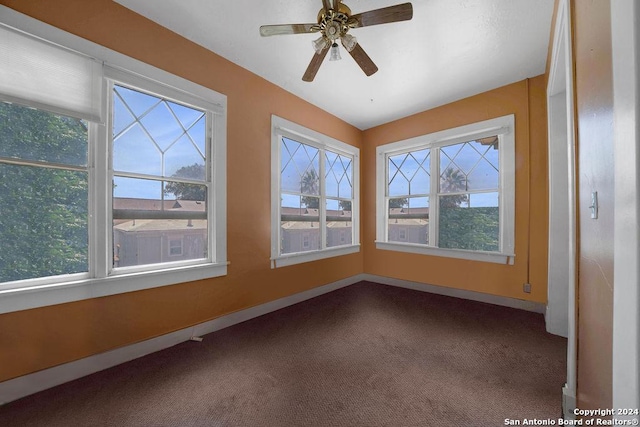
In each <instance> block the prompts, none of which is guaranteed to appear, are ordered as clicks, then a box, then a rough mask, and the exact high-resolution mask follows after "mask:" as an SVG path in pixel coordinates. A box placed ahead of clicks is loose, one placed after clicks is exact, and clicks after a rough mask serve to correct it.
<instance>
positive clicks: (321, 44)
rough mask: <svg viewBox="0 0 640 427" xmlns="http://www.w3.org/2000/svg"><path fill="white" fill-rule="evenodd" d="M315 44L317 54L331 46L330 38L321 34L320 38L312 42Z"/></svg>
mask: <svg viewBox="0 0 640 427" xmlns="http://www.w3.org/2000/svg"><path fill="white" fill-rule="evenodd" d="M311 44H312V45H313V49H314V50H315V51H316V53H317V54H320V52H322V51H323V50H325V49H326V48H327V47H329V40H327V39H326V38H325V37H324V36H320V38H318V39H316V40H314V41H312V42H311Z"/></svg>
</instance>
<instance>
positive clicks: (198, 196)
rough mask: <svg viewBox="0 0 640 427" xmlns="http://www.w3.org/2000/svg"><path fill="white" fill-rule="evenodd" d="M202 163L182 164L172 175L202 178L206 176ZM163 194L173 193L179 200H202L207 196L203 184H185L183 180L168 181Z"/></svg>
mask: <svg viewBox="0 0 640 427" xmlns="http://www.w3.org/2000/svg"><path fill="white" fill-rule="evenodd" d="M205 172H206V171H205V169H204V165H201V164H198V163H194V164H192V165H190V166H183V167H181V168H180V169H178V170H177V171H176V173H174V174H173V176H174V177H180V178H188V179H203V178H204V177H205V176H206V173H205ZM164 193H165V194H174V195H175V196H176V199H179V200H199V201H204V200H206V197H207V188H206V187H205V186H204V185H197V184H185V183H183V182H170V183H168V184H167V185H166V187H165V190H164Z"/></svg>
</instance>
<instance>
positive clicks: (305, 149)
mask: <svg viewBox="0 0 640 427" xmlns="http://www.w3.org/2000/svg"><path fill="white" fill-rule="evenodd" d="M280 157H281V163H280V188H281V190H282V191H290V192H296V193H302V194H308V195H314V196H319V195H320V150H318V149H317V148H314V147H311V146H309V145H306V144H301V143H299V142H296V141H293V140H291V139H289V138H284V137H283V138H282V141H281V143H280Z"/></svg>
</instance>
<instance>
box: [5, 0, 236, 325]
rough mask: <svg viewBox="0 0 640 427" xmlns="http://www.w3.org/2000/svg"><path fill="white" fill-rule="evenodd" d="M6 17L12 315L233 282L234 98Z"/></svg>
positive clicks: (7, 290) (7, 254) (22, 19)
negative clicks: (229, 106)
mask: <svg viewBox="0 0 640 427" xmlns="http://www.w3.org/2000/svg"><path fill="white" fill-rule="evenodd" d="M6 12H7V13H6V16H5V15H3V18H2V19H0V36H2V37H0V51H2V52H3V58H4V59H5V60H3V61H2V62H0V80H2V82H7V81H10V82H11V81H14V79H15V78H18V77H16V76H19V78H21V79H23V80H25V81H26V82H28V84H26V83H25V84H23V85H22V86H24V87H25V89H24V90H22V89H21V87H20V86H21V85H12V84H9V85H5V84H3V83H0V140H1V141H2V144H0V203H1V204H2V206H3V208H2V213H3V214H2V218H0V241H2V242H3V250H2V252H1V253H0V292H1V293H2V294H3V295H4V296H11V297H12V298H13V299H11V300H10V301H11V303H5V302H4V301H9V300H7V299H3V300H2V301H0V313H2V312H8V311H15V310H21V309H26V308H33V307H38V306H42V305H48V304H52V303H61V302H68V301H74V300H78V299H83V298H87V297H88V296H91V297H96V296H104V295H111V294H115V293H120V292H128V291H133V290H139V289H145V288H150V287H156V286H162V285H168V284H173V283H180V282H185V281H190V280H198V279H202V278H206V277H215V276H220V275H223V274H226V231H225V226H226V218H225V212H226V206H225V202H226V189H225V185H226V182H225V176H226V171H225V163H226V150H225V139H226V130H225V126H226V125H225V108H226V107H225V106H226V98H225V97H224V96H222V95H220V94H217V93H215V92H213V91H211V90H209V89H207V88H204V87H201V86H199V85H196V84H194V83H191V82H188V81H186V80H183V79H181V78H178V77H176V76H173V75H171V74H168V73H166V72H163V71H161V70H158V69H156V68H153V67H151V66H148V65H146V64H142V63H140V62H138V61H135V60H133V59H131V58H127V57H125V56H123V55H120V54H118V53H116V52H112V51H109V50H107V49H105V48H103V47H100V46H97V45H94V44H93V43H90V42H88V41H86V40H82V39H79V38H76V37H73V36H70V35H69V34H66V33H63V32H62V31H59V30H51V29H50V28H45V27H43V26H42V24H41V23H39V22H37V21H35V20H31V19H30V18H26V17H23V16H21V15H19V14H16V13H15V12H13V11H10V10H7V11H6ZM3 13H4V11H3ZM4 19H12V21H13V25H15V26H19V27H20V29H19V30H17V31H16V30H15V29H14V28H11V27H10V26H8V25H6V23H4V22H2V21H3V20H4ZM16 22H17V23H19V25H18V24H16ZM27 34H33V37H32V36H30V35H27ZM44 40H50V41H51V43H50V42H48V41H44ZM62 46H66V47H62ZM25 58H27V59H28V60H27V59H25ZM93 58H100V59H93ZM34 61H35V62H34ZM34 63H37V64H38V65H37V66H34V65H33V64H34ZM43 69H46V70H51V72H47V73H41V72H40V71H41V70H43ZM143 76H144V77H143ZM33 88H39V89H38V90H33ZM101 284H104V286H97V285H101ZM87 287H91V290H89V289H88V288H87ZM40 289H43V292H42V293H40V292H38V290H40ZM45 289H46V295H45V293H44V290H45ZM24 290H28V291H29V292H22V291H24Z"/></svg>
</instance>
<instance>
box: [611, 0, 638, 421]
mask: <svg viewBox="0 0 640 427" xmlns="http://www.w3.org/2000/svg"><path fill="white" fill-rule="evenodd" d="M639 21H640V5H638V3H637V1H636V0H615V1H612V2H611V41H612V61H613V98H614V103H613V116H614V143H613V147H614V164H615V176H614V179H615V181H614V182H615V202H614V203H615V204H614V215H615V216H614V221H615V225H614V272H613V277H614V278H615V284H614V287H613V405H612V406H613V407H614V408H635V409H636V410H637V409H638V408H640V391H639V388H640V368H639V367H638V363H639V360H640V315H639V314H638V306H639V305H640V304H639V303H640V292H639V290H638V284H639V283H640V248H639V247H638V245H640V238H639V237H640V222H639V221H638V214H639V213H640V203H639V200H638V199H639V197H638V196H639V194H640V174H639V171H638V166H639V164H640V157H639V156H640V150H639V146H640V93H639V91H640V56H639V55H638V49H640V27H638V22H639ZM616 418H619V419H625V418H628V419H633V418H635V419H636V420H637V419H639V418H640V417H638V415H635V417H625V416H617V415H616Z"/></svg>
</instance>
